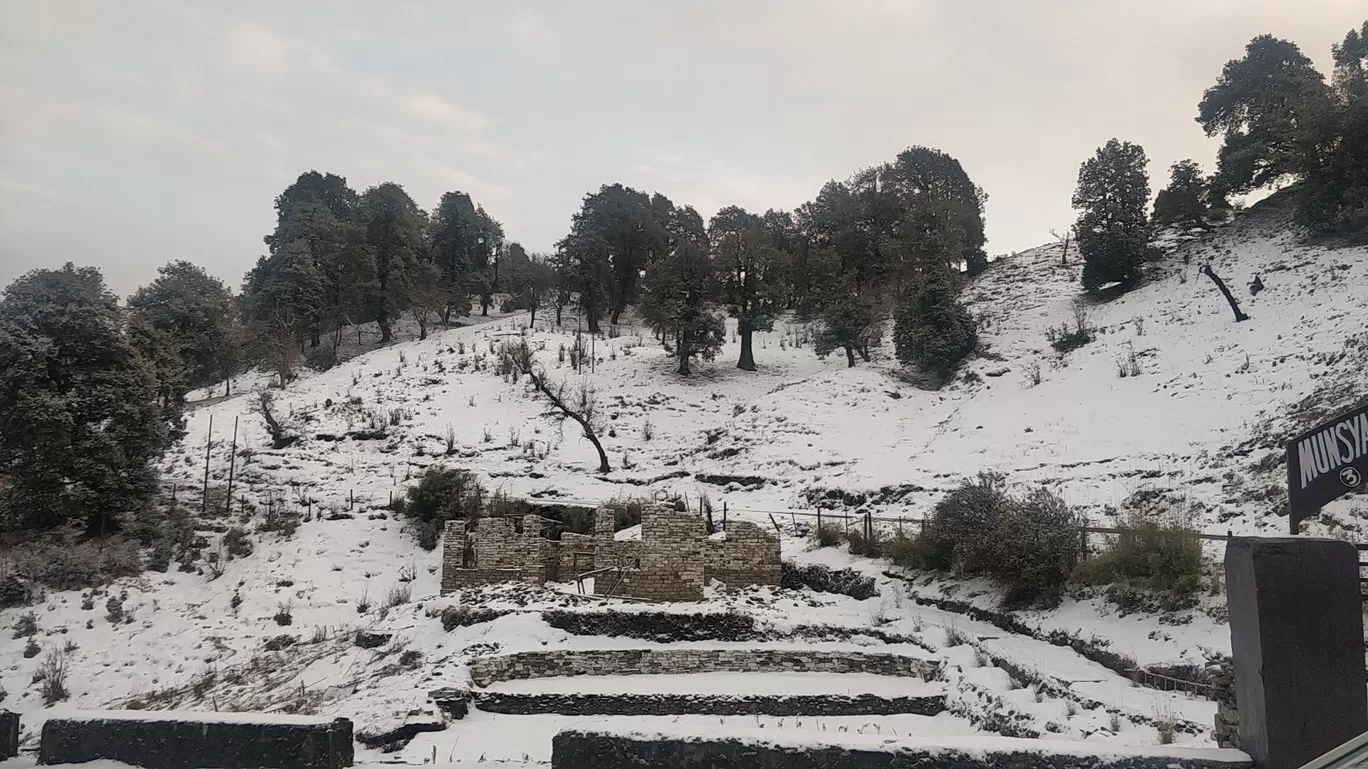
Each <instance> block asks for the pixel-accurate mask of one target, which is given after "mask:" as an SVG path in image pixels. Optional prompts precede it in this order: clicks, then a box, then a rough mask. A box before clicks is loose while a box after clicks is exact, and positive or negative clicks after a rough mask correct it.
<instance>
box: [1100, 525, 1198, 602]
mask: <svg viewBox="0 0 1368 769" xmlns="http://www.w3.org/2000/svg"><path fill="white" fill-rule="evenodd" d="M1126 528H1127V529H1129V530H1130V533H1126V534H1118V535H1116V536H1115V537H1114V539H1113V540H1112V541H1111V542H1110V543H1109V544H1108V545H1107V547H1106V549H1105V550H1103V551H1102V552H1101V553H1099V554H1098V555H1096V556H1095V557H1093V558H1091V559H1089V560H1087V561H1085V562H1083V563H1082V564H1080V565H1079V567H1078V568H1077V569H1076V570H1075V575H1076V577H1077V578H1078V579H1079V581H1081V582H1085V583H1089V584H1105V583H1114V582H1120V583H1123V584H1128V585H1131V586H1134V587H1139V588H1144V589H1147V590H1164V591H1169V592H1173V593H1178V594H1181V595H1191V594H1192V593H1195V592H1197V590H1198V589H1199V588H1200V587H1201V584H1202V563H1203V560H1202V545H1201V541H1200V540H1198V539H1197V537H1195V536H1193V535H1195V534H1196V533H1197V532H1196V531H1194V530H1193V529H1191V528H1189V527H1188V526H1185V525H1184V524H1183V523H1182V522H1159V521H1155V520H1153V519H1151V518H1147V517H1146V516H1144V515H1143V514H1142V513H1135V514H1133V515H1132V516H1131V517H1130V518H1129V519H1128V520H1127V522H1126Z"/></svg>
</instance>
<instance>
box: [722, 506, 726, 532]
mask: <svg viewBox="0 0 1368 769" xmlns="http://www.w3.org/2000/svg"><path fill="white" fill-rule="evenodd" d="M722 530H723V531H726V530H727V500H725V499H724V500H722Z"/></svg>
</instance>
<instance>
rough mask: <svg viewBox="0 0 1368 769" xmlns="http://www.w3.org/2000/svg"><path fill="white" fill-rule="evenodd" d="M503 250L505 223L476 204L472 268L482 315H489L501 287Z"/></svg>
mask: <svg viewBox="0 0 1368 769" xmlns="http://www.w3.org/2000/svg"><path fill="white" fill-rule="evenodd" d="M519 248H521V246H519ZM503 250H504V231H503V225H502V224H500V223H499V222H498V221H496V220H495V219H494V217H492V216H490V215H489V214H488V213H487V212H486V211H485V210H484V207H483V206H476V208H475V252H474V254H475V257H474V260H473V261H472V263H471V270H472V275H473V280H474V286H475V293H476V294H478V295H479V297H480V314H481V315H489V308H490V306H491V305H492V304H494V293H495V292H496V291H498V290H499V288H500V287H499V259H498V255H499V254H501V253H503Z"/></svg>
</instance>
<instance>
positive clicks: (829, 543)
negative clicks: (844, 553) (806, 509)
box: [813, 526, 845, 547]
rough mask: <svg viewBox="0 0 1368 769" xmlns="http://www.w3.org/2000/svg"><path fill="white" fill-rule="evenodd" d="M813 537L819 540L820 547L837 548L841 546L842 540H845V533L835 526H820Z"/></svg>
mask: <svg viewBox="0 0 1368 769" xmlns="http://www.w3.org/2000/svg"><path fill="white" fill-rule="evenodd" d="M813 536H814V538H816V540H817V546H818V547H835V546H837V545H839V544H841V540H842V539H845V532H843V531H841V530H840V529H839V528H837V527H835V526H818V527H817V531H816V532H814V533H813Z"/></svg>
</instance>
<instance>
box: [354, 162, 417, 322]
mask: <svg viewBox="0 0 1368 769" xmlns="http://www.w3.org/2000/svg"><path fill="white" fill-rule="evenodd" d="M361 217H362V224H363V226H364V227H365V233H366V236H365V237H366V244H367V246H368V248H369V249H370V252H371V255H372V258H373V259H374V265H375V271H374V274H373V276H374V280H373V282H370V285H369V286H368V288H369V291H368V292H367V294H368V295H367V296H366V307H367V308H368V309H369V310H370V317H371V319H373V320H374V321H375V324H376V325H377V326H379V327H380V344H382V345H383V344H388V343H389V342H390V341H391V340H392V339H393V338H394V333H393V330H392V328H391V326H390V324H391V323H392V322H393V321H394V319H395V318H398V317H399V314H400V313H401V312H403V311H404V310H406V309H408V308H409V303H410V299H411V291H412V288H413V278H414V273H415V271H416V270H417V267H418V263H419V261H420V260H421V259H422V257H423V253H424V243H423V230H424V227H425V224H426V216H425V214H424V213H423V210H422V209H421V208H419V207H418V204H416V203H414V202H413V198H410V197H409V196H408V193H406V192H404V188H403V187H400V186H399V185H397V184H395V183H394V182H385V183H384V184H381V185H379V186H377V187H371V188H370V189H368V190H366V192H365V194H364V195H362V197H361Z"/></svg>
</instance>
